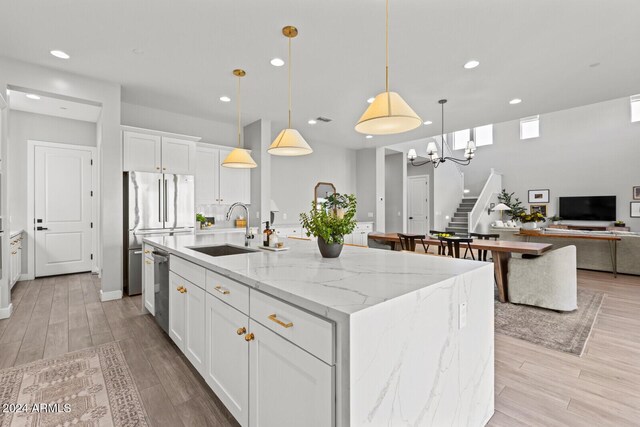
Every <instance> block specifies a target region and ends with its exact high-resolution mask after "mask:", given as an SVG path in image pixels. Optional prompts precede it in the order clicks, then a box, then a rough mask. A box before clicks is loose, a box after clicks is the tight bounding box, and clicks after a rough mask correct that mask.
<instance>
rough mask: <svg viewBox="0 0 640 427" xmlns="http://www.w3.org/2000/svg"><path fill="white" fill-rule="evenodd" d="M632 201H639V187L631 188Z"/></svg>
mask: <svg viewBox="0 0 640 427" xmlns="http://www.w3.org/2000/svg"><path fill="white" fill-rule="evenodd" d="M633 200H640V185H638V186H636V187H633Z"/></svg>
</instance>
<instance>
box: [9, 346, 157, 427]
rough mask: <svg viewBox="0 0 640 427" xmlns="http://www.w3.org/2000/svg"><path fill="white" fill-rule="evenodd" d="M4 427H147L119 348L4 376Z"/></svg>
mask: <svg viewBox="0 0 640 427" xmlns="http://www.w3.org/2000/svg"><path fill="white" fill-rule="evenodd" d="M0 404H2V406H3V407H2V408H0V410H1V411H0V426H2V427H8V426H11V427H14V426H30V427H36V426H42V427H44V426H69V425H76V426H86V427H88V426H96V427H97V426H100V427H102V426H114V427H121V426H122V427H125V426H127V427H128V426H140V427H142V426H147V425H148V424H147V421H146V420H147V419H146V414H145V412H144V408H143V406H142V400H141V399H140V394H139V393H138V389H137V388H136V386H135V383H134V381H133V378H132V377H131V372H130V371H129V367H128V366H127V363H126V361H125V358H124V355H123V354H122V350H121V349H120V345H119V344H118V343H117V342H112V343H109V344H105V345H102V346H99V347H95V348H91V349H86V350H81V351H77V352H74V353H68V354H65V355H62V356H59V357H55V358H52V359H47V360H38V361H36V362H32V363H29V364H26V365H21V366H16V367H13V368H9V369H3V370H0Z"/></svg>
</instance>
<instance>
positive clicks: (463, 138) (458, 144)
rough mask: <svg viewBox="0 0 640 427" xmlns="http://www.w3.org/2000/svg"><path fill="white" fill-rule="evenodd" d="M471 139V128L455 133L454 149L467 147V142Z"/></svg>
mask: <svg viewBox="0 0 640 427" xmlns="http://www.w3.org/2000/svg"><path fill="white" fill-rule="evenodd" d="M470 139H471V130H470V129H464V130H459V131H457V132H454V133H453V149H454V150H464V149H465V148H467V142H469V140H470Z"/></svg>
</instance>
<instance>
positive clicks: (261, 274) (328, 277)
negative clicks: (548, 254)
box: [144, 234, 491, 321]
mask: <svg viewBox="0 0 640 427" xmlns="http://www.w3.org/2000/svg"><path fill="white" fill-rule="evenodd" d="M144 241H145V242H146V243H149V244H151V245H153V246H156V247H158V248H161V249H164V250H166V251H168V252H169V253H171V254H174V255H177V256H179V257H181V258H184V259H186V260H189V261H191V262H194V263H196V264H198V265H201V266H203V267H205V268H207V269H209V270H212V271H214V272H217V273H220V274H222V275H224V276H227V277H229V278H232V279H235V280H237V281H239V282H242V283H244V284H246V285H248V286H251V287H253V288H256V289H260V290H262V291H263V292H266V293H268V294H271V295H273V296H276V297H278V298H280V299H283V300H285V301H288V302H290V303H292V304H294V305H298V306H300V307H303V308H305V309H307V310H309V311H311V312H314V313H316V314H318V315H321V316H325V317H328V318H330V319H333V320H336V321H342V320H345V319H347V318H349V317H350V316H352V315H354V314H355V313H358V312H360V311H362V310H366V309H369V308H371V307H373V306H375V305H377V304H380V303H383V302H385V301H388V300H391V299H394V298H396V297H399V296H402V295H405V294H408V293H411V292H414V291H416V290H419V289H423V288H427V287H429V286H432V285H436V284H439V283H442V282H443V281H445V280H449V279H452V278H454V277H456V276H459V275H461V274H464V273H467V272H469V271H472V270H477V269H481V268H491V264H490V263H484V262H479V261H471V260H462V259H452V258H444V257H438V256H428V255H423V254H408V253H402V252H394V251H386V250H379V249H369V248H361V247H351V246H345V247H344V248H343V250H342V254H341V255H340V257H339V258H335V259H326V258H322V256H321V255H320V252H319V250H318V247H317V244H316V242H311V241H300V240H294V239H287V240H286V245H287V246H288V247H290V249H289V250H288V251H284V252H271V251H265V250H259V252H254V253H249V254H241V255H231V256H221V257H211V256H208V255H204V254H202V253H199V252H196V251H193V250H191V249H189V247H193V246H210V245H219V244H224V243H230V244H236V245H243V241H244V237H243V236H242V235H239V234H228V235H215V234H213V235H181V236H180V235H179V236H166V237H150V238H145V239H144ZM259 244H260V242H259V239H254V240H253V241H251V244H250V245H251V247H254V248H256V247H257V246H258V245H259Z"/></svg>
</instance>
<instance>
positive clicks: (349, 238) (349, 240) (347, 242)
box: [344, 233, 354, 245]
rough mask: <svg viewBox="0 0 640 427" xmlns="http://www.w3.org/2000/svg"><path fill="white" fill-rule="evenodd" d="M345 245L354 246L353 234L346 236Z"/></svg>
mask: <svg viewBox="0 0 640 427" xmlns="http://www.w3.org/2000/svg"><path fill="white" fill-rule="evenodd" d="M344 243H345V245H353V244H354V243H353V233H352V234H346V235H345V236H344Z"/></svg>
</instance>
